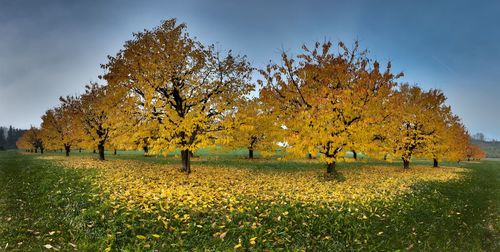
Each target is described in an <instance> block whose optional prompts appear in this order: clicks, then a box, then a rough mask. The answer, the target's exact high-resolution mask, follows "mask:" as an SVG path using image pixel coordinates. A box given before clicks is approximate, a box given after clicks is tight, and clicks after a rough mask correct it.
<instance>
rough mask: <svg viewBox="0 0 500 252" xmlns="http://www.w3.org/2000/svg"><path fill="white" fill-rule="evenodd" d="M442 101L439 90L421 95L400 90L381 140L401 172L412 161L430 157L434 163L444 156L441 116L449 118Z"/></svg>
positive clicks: (408, 88)
mask: <svg viewBox="0 0 500 252" xmlns="http://www.w3.org/2000/svg"><path fill="white" fill-rule="evenodd" d="M445 100H446V97H445V96H444V95H443V93H442V92H441V91H439V90H430V91H423V90H422V89H421V88H419V87H417V86H410V85H408V84H403V85H401V86H400V87H399V90H398V92H396V95H395V99H394V100H393V102H394V104H395V105H394V106H393V109H394V111H393V115H392V117H391V126H390V127H387V129H386V131H385V136H384V138H385V140H386V143H388V144H389V146H391V148H392V153H391V154H392V155H393V156H394V157H400V158H401V159H402V161H403V168H405V169H407V168H409V167H410V161H411V159H412V157H415V156H420V157H431V158H433V159H436V160H435V162H436V163H437V159H438V158H440V157H442V155H444V154H445V153H446V151H445V148H446V142H445V139H444V138H445V134H444V131H445V130H446V126H445V118H444V116H447V115H448V114H449V107H447V106H446V105H445V104H444V101H445ZM436 165H437V164H436Z"/></svg>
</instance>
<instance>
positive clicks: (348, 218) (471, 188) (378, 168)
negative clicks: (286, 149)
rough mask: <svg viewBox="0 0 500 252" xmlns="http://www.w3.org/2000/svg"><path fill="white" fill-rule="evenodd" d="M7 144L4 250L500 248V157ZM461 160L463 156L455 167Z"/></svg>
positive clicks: (1, 158) (0, 241) (0, 229)
mask: <svg viewBox="0 0 500 252" xmlns="http://www.w3.org/2000/svg"><path fill="white" fill-rule="evenodd" d="M72 154H75V155H74V156H73V157H70V158H65V157H63V156H62V155H60V154H58V153H47V154H44V156H43V157H42V156H41V155H39V154H38V155H35V154H26V153H19V152H14V151H4V152H0V185H2V189H1V190H0V250H8V251H11V250H17V251H27V250H28V251H29V250H61V251H71V250H84V251H96V250H112V251H115V250H132V251H133V250H146V251H149V250H160V251H164V250H165V251H171V250H193V249H194V250H204V249H208V250H239V249H250V250H252V249H255V250H265V249H272V250H277V249H284V250H302V249H307V250H319V251H325V250H329V251H344V250H372V251H383V250H390V251H394V250H417V251H421V250H425V251H428V250H434V251H435V250H438V251H440V250H447V251H450V250H451V251H498V249H500V247H499V239H500V237H499V230H500V229H499V228H500V219H499V217H500V213H499V210H500V208H499V204H500V191H499V189H500V183H499V182H500V181H499V179H500V162H496V161H483V162H469V163H462V164H461V165H460V166H459V167H457V164H446V165H450V166H443V167H441V168H438V169H435V168H431V167H430V165H429V162H426V161H420V162H418V163H417V164H414V167H413V168H412V169H411V170H409V171H403V170H401V169H400V167H399V166H400V164H399V163H397V162H395V163H384V162H372V161H370V162H367V161H365V162H346V163H340V164H339V171H340V172H341V173H342V174H343V176H344V178H345V180H344V181H336V180H332V179H330V178H328V177H325V176H324V175H323V174H324V165H323V164H321V163H319V162H317V161H316V160H312V161H309V160H306V159H305V160H295V161H287V162H283V161H277V160H275V159H273V160H272V159H258V160H247V159H244V158H241V156H243V155H244V154H245V153H244V152H241V153H239V152H233V153H229V154H224V155H208V156H207V155H206V154H208V153H198V154H199V155H200V156H201V157H200V158H195V159H194V160H193V169H194V170H193V173H192V174H190V175H184V174H180V173H179V172H177V168H178V166H179V160H178V159H177V158H175V157H168V158H161V157H142V156H141V155H140V153H132V152H127V153H124V152H120V153H119V155H117V156H113V155H109V156H108V158H109V160H108V161H105V162H99V161H96V160H95V158H93V157H92V154H91V153H81V154H80V153H72ZM451 165H453V166H454V167H451Z"/></svg>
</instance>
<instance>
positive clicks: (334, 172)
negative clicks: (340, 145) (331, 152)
mask: <svg viewBox="0 0 500 252" xmlns="http://www.w3.org/2000/svg"><path fill="white" fill-rule="evenodd" d="M335 165H336V163H335V162H331V163H327V164H326V173H327V174H328V175H337V170H336V169H335Z"/></svg>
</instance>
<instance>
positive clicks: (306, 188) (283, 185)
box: [40, 156, 465, 221]
mask: <svg viewBox="0 0 500 252" xmlns="http://www.w3.org/2000/svg"><path fill="white" fill-rule="evenodd" d="M40 158H45V159H53V160H54V161H57V162H59V163H61V164H62V165H64V166H66V167H69V168H76V169H97V170H98V171H99V172H98V173H99V175H98V179H97V180H95V181H94V183H95V185H94V186H96V187H97V188H99V189H100V191H101V192H102V195H106V196H107V197H109V198H110V200H111V201H112V202H115V204H117V205H119V206H120V207H127V208H128V209H141V210H142V211H145V212H148V213H160V212H161V211H175V210H176V209H183V210H188V211H190V212H212V211H215V212H218V213H224V212H227V213H231V212H240V213H242V212H245V211H247V210H249V209H248V207H249V206H251V205H255V203H258V202H270V203H271V204H302V205H315V206H319V207H322V206H329V207H332V206H335V205H339V204H336V203H356V204H362V205H365V204H368V203H370V202H371V201H372V200H382V201H385V202H387V203H390V202H391V201H393V200H395V199H396V198H397V197H398V196H400V195H402V194H405V193H411V187H412V185H414V184H416V183H419V182H429V181H443V182H444V181H450V180H456V179H460V178H462V176H463V173H464V172H465V169H463V168H454V167H446V168H440V169H433V168H430V167H427V166H415V167H414V169H410V170H402V169H400V168H399V167H395V166H365V167H360V168H357V169H345V170H342V173H343V174H344V175H345V178H346V180H345V181H342V182H339V181H337V180H332V179H329V178H328V177H327V176H325V175H324V172H322V170H320V169H309V170H300V171H280V170H253V169H245V168H232V167H204V166H196V168H195V170H194V172H193V173H191V174H189V175H187V174H183V173H179V172H178V168H177V167H175V166H171V165H159V164H152V163H146V162H140V161H131V160H111V161H107V162H99V161H97V160H94V159H91V158H82V157H75V158H70V159H64V158H61V157H55V156H50V157H40ZM340 205H343V204H340ZM160 210H161V211H160ZM175 218H176V219H179V220H185V221H187V220H188V219H189V218H190V216H189V214H180V215H176V216H175ZM161 219H162V218H161V216H159V220H161Z"/></svg>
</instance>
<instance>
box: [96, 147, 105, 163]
mask: <svg viewBox="0 0 500 252" xmlns="http://www.w3.org/2000/svg"><path fill="white" fill-rule="evenodd" d="M97 149H98V150H99V160H104V144H99V145H97Z"/></svg>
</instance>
